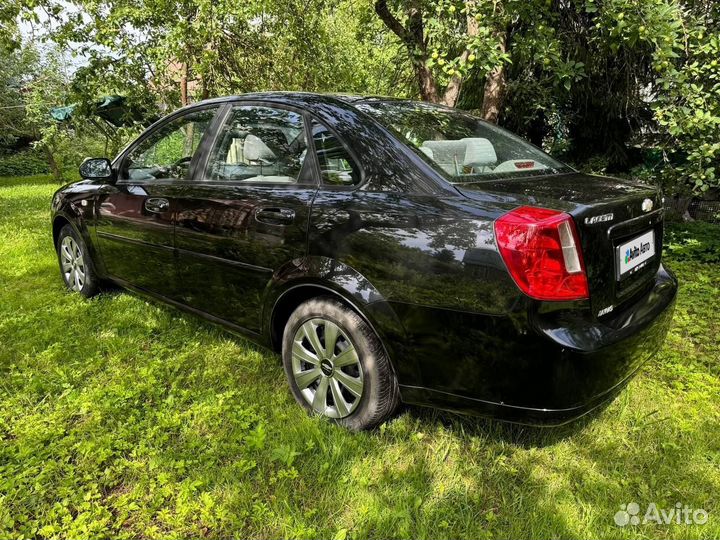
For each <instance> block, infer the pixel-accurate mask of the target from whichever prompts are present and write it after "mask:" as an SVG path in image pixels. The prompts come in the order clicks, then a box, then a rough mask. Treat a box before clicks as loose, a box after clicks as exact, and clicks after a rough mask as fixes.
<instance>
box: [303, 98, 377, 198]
mask: <svg viewBox="0 0 720 540" xmlns="http://www.w3.org/2000/svg"><path fill="white" fill-rule="evenodd" d="M306 114H307V120H308V122H307V125H308V131H309V132H310V134H309V137H310V138H309V140H310V141H311V143H310V144H311V145H312V149H313V159H314V160H315V171H316V174H317V177H318V186H320V189H325V190H328V191H354V190H356V189H360V188H361V187H362V186H364V185H365V184H366V180H367V175H366V174H365V167H363V165H362V161H360V160H359V159H358V157H357V154H356V153H355V152H354V151H353V150H352V149H351V148H350V146H349V145H348V144H347V143H346V142H345V139H343V138H342V137H341V136H340V135H339V134H338V132H337V131H336V130H335V129H333V128H332V127H331V126H329V125H327V123H326V122H323V121H322V120H320V119H319V118H318V117H317V116H316V115H314V114H312V113H310V112H307V113H306ZM313 121H314V122H317V123H318V124H320V125H321V126H322V127H324V128H325V129H327V130H328V131H329V132H330V133H332V134H333V135H334V136H335V138H336V139H337V140H338V141H339V142H340V144H341V145H342V147H343V148H344V149H345V151H346V152H347V153H348V155H349V156H350V157H351V158H352V160H353V161H354V162H355V165H356V166H357V168H358V169H359V170H360V181H359V182H358V183H357V184H352V185H349V186H343V185H338V184H325V183H323V181H322V168H321V166H320V160H319V159H318V155H317V154H318V153H317V148H316V147H315V138H314V137H313V136H312V122H313Z"/></svg>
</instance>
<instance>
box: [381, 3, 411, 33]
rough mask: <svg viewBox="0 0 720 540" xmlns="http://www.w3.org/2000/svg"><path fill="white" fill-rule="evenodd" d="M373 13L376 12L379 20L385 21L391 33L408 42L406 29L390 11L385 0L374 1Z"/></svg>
mask: <svg viewBox="0 0 720 540" xmlns="http://www.w3.org/2000/svg"><path fill="white" fill-rule="evenodd" d="M375 13H377V15H378V17H380V20H382V22H383V23H385V26H387V27H388V28H389V29H390V30H391V31H392V33H393V34H395V35H396V36H397V37H399V38H400V39H401V40H402V41H403V42H405V43H408V40H409V37H410V36H409V33H408V31H407V29H406V28H405V27H404V26H403V25H402V23H401V22H400V21H398V20H397V17H395V15H393V14H392V13H391V12H390V8H389V7H388V5H387V0H377V1H376V2H375Z"/></svg>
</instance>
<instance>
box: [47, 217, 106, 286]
mask: <svg viewBox="0 0 720 540" xmlns="http://www.w3.org/2000/svg"><path fill="white" fill-rule="evenodd" d="M55 249H56V251H57V255H58V262H59V264H60V276H61V277H62V279H63V282H64V283H65V286H66V287H67V288H68V290H70V291H72V292H78V293H80V294H82V295H83V296H85V297H86V298H90V297H91V296H94V295H96V294H97V293H98V292H99V291H100V281H99V279H98V277H97V274H96V273H95V267H94V266H93V262H92V260H91V259H90V254H89V253H88V250H87V246H86V245H85V242H83V239H82V238H81V237H80V235H79V234H77V233H76V232H75V229H73V228H72V227H71V226H70V225H65V226H64V227H63V228H62V229H61V230H60V234H59V235H58V239H57V245H56V246H55Z"/></svg>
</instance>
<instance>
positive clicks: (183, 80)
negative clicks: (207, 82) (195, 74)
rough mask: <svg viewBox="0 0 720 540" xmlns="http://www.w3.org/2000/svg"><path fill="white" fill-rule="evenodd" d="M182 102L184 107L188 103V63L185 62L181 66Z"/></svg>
mask: <svg viewBox="0 0 720 540" xmlns="http://www.w3.org/2000/svg"><path fill="white" fill-rule="evenodd" d="M180 104H181V105H182V106H183V107H184V106H185V105H187V104H188V65H187V62H183V63H182V66H181V67H180Z"/></svg>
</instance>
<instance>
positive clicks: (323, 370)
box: [282, 297, 399, 431]
mask: <svg viewBox="0 0 720 540" xmlns="http://www.w3.org/2000/svg"><path fill="white" fill-rule="evenodd" d="M326 338H327V339H326ZM330 341H332V343H331V342H330ZM333 345H334V346H333ZM330 346H333V347H332V350H326V349H329V347H330ZM282 359H283V367H284V369H285V374H286V375H287V379H288V383H289V384H290V388H291V390H292V393H293V396H294V397H295V400H296V401H297V402H298V403H299V404H300V405H301V406H302V407H303V408H305V409H306V410H307V411H309V412H311V413H314V414H319V415H321V416H326V417H329V418H330V419H332V420H333V421H335V422H337V423H338V424H341V425H343V426H345V427H347V428H348V429H350V430H353V431H360V430H366V429H371V428H373V427H375V426H377V425H379V424H381V423H382V422H384V421H385V420H386V419H388V418H389V417H390V416H391V415H392V414H393V412H394V411H395V409H396V408H397V405H398V402H399V391H398V384H397V379H396V377H395V373H394V372H393V369H392V365H391V363H390V360H389V358H388V356H387V353H386V352H385V348H384V347H383V345H382V342H381V341H380V338H379V337H378V336H377V334H375V332H374V331H373V329H372V328H371V327H370V325H369V324H368V323H367V322H366V321H365V320H364V319H363V318H362V317H360V316H359V315H358V314H357V313H356V312H355V311H353V310H352V309H350V308H348V307H347V306H346V305H344V304H343V303H341V302H339V301H337V300H335V299H333V298H330V297H319V298H313V299H311V300H308V301H306V302H304V303H303V304H301V305H300V306H298V308H297V309H296V310H295V311H294V312H293V313H292V315H290V318H289V319H288V321H287V324H286V325H285V331H284V333H283V347H282Z"/></svg>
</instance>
